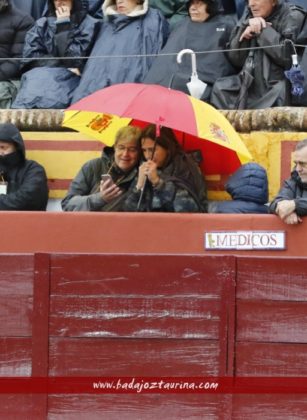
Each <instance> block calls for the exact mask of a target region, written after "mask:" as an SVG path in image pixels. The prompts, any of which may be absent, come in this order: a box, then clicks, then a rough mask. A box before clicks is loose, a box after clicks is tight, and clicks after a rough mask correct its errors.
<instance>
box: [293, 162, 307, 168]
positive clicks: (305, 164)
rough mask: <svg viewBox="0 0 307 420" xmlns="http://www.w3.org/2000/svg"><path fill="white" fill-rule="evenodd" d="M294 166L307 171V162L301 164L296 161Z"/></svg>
mask: <svg viewBox="0 0 307 420" xmlns="http://www.w3.org/2000/svg"><path fill="white" fill-rule="evenodd" d="M294 166H295V167H297V166H300V167H301V168H303V169H307V162H301V161H294Z"/></svg>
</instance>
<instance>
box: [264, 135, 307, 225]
mask: <svg viewBox="0 0 307 420" xmlns="http://www.w3.org/2000/svg"><path fill="white" fill-rule="evenodd" d="M293 160H294V164H295V169H294V170H293V172H292V173H291V177H290V178H289V179H287V180H286V181H285V183H284V185H283V187H282V188H281V190H280V191H279V193H278V194H277V196H276V197H275V198H274V200H273V201H272V203H271V204H270V212H271V213H275V214H277V215H278V216H279V217H280V218H281V219H282V220H283V221H284V222H285V223H287V224H289V225H295V224H298V223H300V222H302V218H301V217H302V216H306V215H307V139H304V140H302V141H301V142H299V143H298V144H297V146H296V148H295V151H294V154H293Z"/></svg>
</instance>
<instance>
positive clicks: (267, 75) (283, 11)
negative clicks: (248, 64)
mask: <svg viewBox="0 0 307 420" xmlns="http://www.w3.org/2000/svg"><path fill="white" fill-rule="evenodd" d="M251 17H252V13H251V11H250V10H249V9H247V13H246V15H244V16H243V17H242V19H241V20H240V21H239V22H238V24H237V26H236V27H235V28H234V30H233V32H232V34H231V37H230V44H229V46H230V51H229V53H228V56H229V59H230V61H231V62H232V64H233V65H234V66H235V67H237V68H238V70H241V69H242V68H243V66H244V63H245V61H246V59H247V56H248V53H249V51H248V50H247V48H250V47H252V46H255V47H257V48H259V49H256V50H254V56H253V63H254V64H253V67H254V70H253V72H252V73H253V74H252V76H253V81H252V83H251V85H250V86H249V88H248V92H247V93H246V96H247V102H246V106H245V108H246V109H259V108H269V107H271V106H285V105H287V104H288V94H287V84H286V79H285V74H284V71H285V70H287V69H289V68H290V66H291V54H293V51H289V47H288V45H289V44H288V43H287V45H285V43H284V42H285V40H286V39H288V40H290V41H292V42H294V43H296V40H297V36H298V34H299V32H300V30H301V27H302V24H303V21H304V18H305V16H304V13H303V11H302V10H301V9H298V8H296V7H295V6H292V5H287V4H285V3H284V1H283V0H279V2H278V4H277V5H276V6H275V8H274V10H273V12H272V13H271V15H270V16H268V17H267V18H266V19H265V20H266V22H269V25H268V26H267V27H266V28H265V29H263V30H262V31H261V33H260V34H259V35H256V36H255V37H254V38H253V39H252V40H246V39H244V40H243V41H241V42H240V37H241V35H242V33H243V32H244V31H245V29H246V27H247V26H248V21H249V19H250V18H251ZM276 45H280V46H278V47H275V46H276ZM265 46H269V47H270V46H271V48H262V47H265ZM272 46H274V47H272ZM230 108H231V107H229V109H230Z"/></svg>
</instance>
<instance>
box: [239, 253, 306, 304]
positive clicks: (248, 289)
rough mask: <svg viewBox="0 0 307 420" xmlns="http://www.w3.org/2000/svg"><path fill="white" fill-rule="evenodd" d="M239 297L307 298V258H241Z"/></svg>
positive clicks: (296, 299)
mask: <svg viewBox="0 0 307 420" xmlns="http://www.w3.org/2000/svg"><path fill="white" fill-rule="evenodd" d="M237 270H238V271H237V292H236V296H237V298H239V299H249V300H250V299H263V300H286V301H305V302H306V301H307V287H306V284H307V258H283V259H280V258H273V257H270V258H267V257H264V258H260V257H257V258H250V257H239V258H238V259H237Z"/></svg>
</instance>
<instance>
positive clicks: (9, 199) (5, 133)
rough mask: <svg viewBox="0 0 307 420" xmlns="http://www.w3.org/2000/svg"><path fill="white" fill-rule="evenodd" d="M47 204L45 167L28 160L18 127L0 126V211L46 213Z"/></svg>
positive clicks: (11, 125)
mask: <svg viewBox="0 0 307 420" xmlns="http://www.w3.org/2000/svg"><path fill="white" fill-rule="evenodd" d="M47 201H48V186H47V177H46V173H45V170H44V168H43V167H42V166H41V165H39V164H38V163H37V162H35V161H33V160H28V159H26V156H25V146H24V142H23V138H22V137H21V134H20V132H19V130H18V129H17V128H16V126H15V125H13V124H10V123H6V124H0V210H46V206H47Z"/></svg>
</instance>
